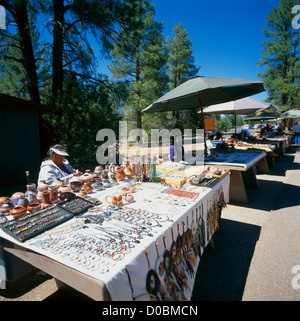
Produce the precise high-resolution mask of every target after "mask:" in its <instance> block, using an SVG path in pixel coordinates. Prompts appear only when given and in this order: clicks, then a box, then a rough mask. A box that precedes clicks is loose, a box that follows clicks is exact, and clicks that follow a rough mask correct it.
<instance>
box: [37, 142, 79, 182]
mask: <svg viewBox="0 0 300 321" xmlns="http://www.w3.org/2000/svg"><path fill="white" fill-rule="evenodd" d="M65 156H69V154H68V153H67V150H66V148H65V147H64V146H62V145H60V144H56V145H53V146H51V147H50V148H49V151H48V154H47V158H46V159H45V160H44V161H43V162H42V164H41V167H40V172H39V177H38V185H39V184H43V183H45V184H48V185H51V184H52V183H54V182H59V181H60V182H62V183H64V184H66V185H68V184H69V180H70V179H71V178H72V177H73V176H79V175H82V173H81V172H80V171H75V169H74V168H73V167H72V166H71V164H70V163H69V162H68V161H67V160H66V159H65Z"/></svg>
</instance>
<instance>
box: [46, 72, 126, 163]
mask: <svg viewBox="0 0 300 321" xmlns="http://www.w3.org/2000/svg"><path fill="white" fill-rule="evenodd" d="M64 93H65V94H64V96H63V97H60V99H59V101H58V103H57V105H56V110H55V112H54V113H52V114H46V115H45V116H44V119H45V120H46V121H47V122H48V124H49V125H50V126H51V127H52V128H54V129H55V132H54V135H55V138H54V142H57V143H62V144H64V145H66V146H67V147H68V150H69V151H70V159H71V161H72V164H74V166H77V167H80V168H81V169H85V167H87V168H89V167H91V166H92V167H93V166H95V165H97V161H96V156H95V153H96V150H97V143H96V134H97V132H98V131H99V130H100V129H103V128H112V129H113V130H114V131H115V133H117V134H118V121H119V120H120V117H119V115H118V114H117V113H116V112H115V111H114V109H113V107H112V104H111V102H110V95H109V91H108V90H107V88H105V87H104V86H103V85H98V86H95V85H94V84H91V83H84V82H82V81H79V80H78V79H76V78H75V77H74V76H71V77H67V78H66V79H65V85H64ZM82 167H83V168H82Z"/></svg>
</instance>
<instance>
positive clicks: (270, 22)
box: [258, 0, 300, 110]
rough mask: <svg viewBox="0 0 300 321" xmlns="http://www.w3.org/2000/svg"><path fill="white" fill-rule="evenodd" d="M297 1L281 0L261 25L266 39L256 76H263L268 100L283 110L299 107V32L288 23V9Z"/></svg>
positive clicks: (289, 19)
mask: <svg viewBox="0 0 300 321" xmlns="http://www.w3.org/2000/svg"><path fill="white" fill-rule="evenodd" d="M297 4H298V1H296V0H280V1H279V6H278V7H275V8H273V9H272V10H271V13H270V15H269V16H268V18H267V24H266V27H265V28H264V36H265V38H266V40H265V41H264V42H263V49H262V57H261V59H260V60H259V62H258V66H259V67H262V66H263V67H264V71H263V72H262V73H260V74H259V77H260V78H262V79H264V85H265V88H266V89H267V90H268V94H269V97H268V101H270V102H272V103H274V104H275V105H279V106H280V107H281V108H282V109H283V110H289V109H293V108H296V107H298V106H299V92H300V90H299V84H300V59H299V58H300V52H299V49H300V33H299V30H295V29H293V28H292V25H291V22H292V18H293V15H292V13H291V11H292V8H293V6H295V5H297Z"/></svg>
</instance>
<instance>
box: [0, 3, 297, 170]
mask: <svg viewBox="0 0 300 321" xmlns="http://www.w3.org/2000/svg"><path fill="white" fill-rule="evenodd" d="M0 5H1V6H2V7H3V8H5V14H6V17H5V18H6V28H3V29H1V30H0V48H1V51H0V79H1V82H0V92H1V93H5V94H8V95H11V96H16V97H21V98H23V99H27V100H30V101H32V102H36V103H42V104H45V105H50V106H52V110H53V111H52V112H51V113H49V114H45V115H44V116H43V124H42V125H43V126H44V128H45V129H46V130H47V132H48V135H49V137H51V141H52V142H53V143H63V144H65V145H66V146H67V147H68V150H70V151H71V155H72V162H73V163H74V165H75V166H88V165H89V164H90V162H91V160H92V161H93V162H94V161H95V157H94V155H95V152H96V145H97V143H96V134H97V132H98V131H99V130H100V129H102V128H111V129H113V130H114V132H115V133H116V136H117V137H118V130H119V121H121V120H126V121H127V122H128V130H131V129H133V128H142V129H144V130H145V131H146V132H147V134H148V136H149V137H150V130H151V128H156V129H162V128H166V129H169V130H171V129H173V128H179V129H181V130H182V132H183V130H184V128H189V129H193V130H196V129H197V128H203V124H202V122H201V118H200V117H199V116H198V115H197V111H196V110H194V111H180V112H166V113H154V114H143V113H142V110H143V109H144V108H146V107H147V106H149V105H150V104H151V103H152V102H154V101H155V100H156V99H157V98H159V97H160V96H162V95H163V94H164V93H165V92H167V91H169V90H171V89H173V88H175V87H177V86H178V85H180V84H181V83H183V82H184V81H186V80H187V79H190V78H192V77H195V76H197V75H201V67H200V66H196V65H195V59H194V51H193V44H192V42H191V41H190V39H189V36H188V33H187V31H186V30H185V29H184V27H183V26H182V25H181V24H180V23H177V24H175V25H174V27H173V30H172V34H171V35H169V36H167V37H164V36H163V28H164V26H163V23H160V22H158V21H156V16H155V15H156V12H155V7H154V5H153V4H152V2H151V1H149V0H130V1H129V0H46V1H40V0H0ZM295 5H297V1H295V0H280V1H279V6H277V7H274V8H273V9H272V10H271V12H270V15H269V16H268V18H267V20H266V27H265V29H264V35H265V41H264V43H263V44H262V50H261V59H260V60H259V61H258V62H257V64H258V65H259V66H262V67H264V71H263V72H262V73H260V74H259V75H258V77H259V78H261V79H263V80H264V84H265V88H266V90H267V92H268V98H267V100H268V101H270V102H273V103H275V104H277V105H279V107H280V108H282V110H289V109H293V108H299V105H300V104H299V102H300V98H299V97H300V94H299V83H300V82H299V80H300V71H299V70H300V64H299V43H300V41H299V35H300V32H299V30H297V29H295V28H293V27H292V25H291V21H292V20H293V18H294V17H295V14H293V13H292V8H293V7H295ZM45 35H46V36H45ZM102 58H103V59H106V60H108V61H109V64H108V66H107V68H108V70H109V73H110V74H109V75H107V74H103V73H99V72H98V70H97V65H98V62H99V59H102ZM210 117H214V118H216V127H217V128H220V129H222V130H226V129H228V128H230V127H232V126H233V124H234V117H233V116H232V115H229V116H225V117H221V116H220V115H212V116H210ZM242 123H243V118H242V117H238V118H237V125H238V126H239V125H241V124H242Z"/></svg>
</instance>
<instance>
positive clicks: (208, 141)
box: [205, 134, 215, 152]
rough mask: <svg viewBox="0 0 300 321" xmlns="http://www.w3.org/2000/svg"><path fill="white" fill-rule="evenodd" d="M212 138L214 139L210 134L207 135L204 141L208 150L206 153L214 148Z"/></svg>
mask: <svg viewBox="0 0 300 321" xmlns="http://www.w3.org/2000/svg"><path fill="white" fill-rule="evenodd" d="M214 137H215V136H214V134H210V135H208V137H207V139H206V141H205V143H206V147H207V148H208V152H209V150H210V149H212V148H214V145H213V143H212V141H213V140H214Z"/></svg>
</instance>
